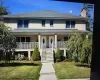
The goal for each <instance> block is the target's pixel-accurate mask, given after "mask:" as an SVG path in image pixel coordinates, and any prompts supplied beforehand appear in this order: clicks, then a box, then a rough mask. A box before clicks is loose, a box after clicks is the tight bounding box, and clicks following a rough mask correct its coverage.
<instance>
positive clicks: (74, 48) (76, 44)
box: [66, 33, 84, 61]
mask: <svg viewBox="0 0 100 80" xmlns="http://www.w3.org/2000/svg"><path fill="white" fill-rule="evenodd" d="M83 40H84V35H83V34H78V33H74V34H72V36H71V37H70V38H69V40H68V41H67V44H66V45H67V48H68V51H67V53H68V58H69V59H70V60H74V61H80V54H81V48H82V43H83Z"/></svg>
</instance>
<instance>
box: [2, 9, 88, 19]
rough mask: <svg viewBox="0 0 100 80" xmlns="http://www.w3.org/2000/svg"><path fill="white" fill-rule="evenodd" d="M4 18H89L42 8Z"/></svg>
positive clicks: (4, 16)
mask: <svg viewBox="0 0 100 80" xmlns="http://www.w3.org/2000/svg"><path fill="white" fill-rule="evenodd" d="M2 17H3V18H35V19H81V20H87V18H85V17H81V16H76V15H71V14H66V13H62V12H57V11H52V10H40V11H36V12H27V13H20V14H12V15H3V16H2Z"/></svg>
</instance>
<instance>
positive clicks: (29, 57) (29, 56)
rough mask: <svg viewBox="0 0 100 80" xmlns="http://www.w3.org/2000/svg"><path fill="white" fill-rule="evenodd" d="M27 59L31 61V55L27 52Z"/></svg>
mask: <svg viewBox="0 0 100 80" xmlns="http://www.w3.org/2000/svg"><path fill="white" fill-rule="evenodd" d="M28 59H29V60H31V53H30V51H28Z"/></svg>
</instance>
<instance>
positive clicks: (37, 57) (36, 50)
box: [32, 46, 40, 61]
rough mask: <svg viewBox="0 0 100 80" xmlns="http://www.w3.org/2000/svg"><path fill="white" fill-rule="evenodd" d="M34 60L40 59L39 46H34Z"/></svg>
mask: <svg viewBox="0 0 100 80" xmlns="http://www.w3.org/2000/svg"><path fill="white" fill-rule="evenodd" d="M32 60H33V61H36V60H40V52H39V50H38V47H37V46H35V47H34V51H33V53H32Z"/></svg>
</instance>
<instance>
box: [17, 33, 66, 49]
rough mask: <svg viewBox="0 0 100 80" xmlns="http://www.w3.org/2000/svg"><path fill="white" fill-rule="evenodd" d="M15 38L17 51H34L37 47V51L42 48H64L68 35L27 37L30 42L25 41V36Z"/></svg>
mask: <svg viewBox="0 0 100 80" xmlns="http://www.w3.org/2000/svg"><path fill="white" fill-rule="evenodd" d="M16 37H17V38H20V40H19V39H17V48H16V49H17V50H18V49H34V47H35V46H38V48H39V49H42V48H52V44H53V48H65V46H66V45H65V43H66V41H67V40H68V35H67V36H66V35H33V36H28V38H29V37H30V40H29V41H27V39H25V37H27V36H23V35H22V36H16Z"/></svg>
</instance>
